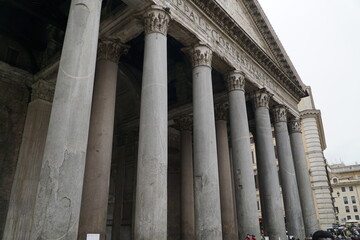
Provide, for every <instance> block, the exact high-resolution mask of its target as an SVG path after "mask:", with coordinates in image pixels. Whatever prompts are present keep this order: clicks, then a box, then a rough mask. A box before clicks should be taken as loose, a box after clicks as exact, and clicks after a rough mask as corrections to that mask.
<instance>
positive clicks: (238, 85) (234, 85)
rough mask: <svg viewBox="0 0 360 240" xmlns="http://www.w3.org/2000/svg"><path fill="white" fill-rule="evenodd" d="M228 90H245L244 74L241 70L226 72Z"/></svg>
mask: <svg viewBox="0 0 360 240" xmlns="http://www.w3.org/2000/svg"><path fill="white" fill-rule="evenodd" d="M225 77H226V82H227V87H228V91H229V92H231V91H234V90H241V91H244V90H245V74H244V73H243V72H241V71H233V72H230V73H228V74H226V76H225Z"/></svg>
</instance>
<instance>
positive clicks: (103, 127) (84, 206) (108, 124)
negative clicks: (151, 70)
mask: <svg viewBox="0 0 360 240" xmlns="http://www.w3.org/2000/svg"><path fill="white" fill-rule="evenodd" d="M120 51H121V49H120V45H118V44H117V43H116V41H111V40H100V43H99V51H98V62H97V64H96V74H95V85H94V95H93V101H92V108H91V118H90V128H89V139H88V147H87V153H86V165H85V176H84V187H83V193H82V199H81V211H80V222H79V237H78V239H79V240H86V236H87V234H88V233H92V234H100V239H101V240H105V236H106V220H107V207H108V195H109V184H110V169H111V157H112V143H113V132H114V116H115V100H116V82H117V71H118V64H117V62H118V61H119V55H120ZM109 56H113V57H112V58H111V57H110V58H109Z"/></svg>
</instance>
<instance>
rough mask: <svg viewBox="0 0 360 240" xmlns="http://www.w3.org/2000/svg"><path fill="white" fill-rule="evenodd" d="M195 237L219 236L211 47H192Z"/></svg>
mask: <svg viewBox="0 0 360 240" xmlns="http://www.w3.org/2000/svg"><path fill="white" fill-rule="evenodd" d="M192 51H193V52H192V61H193V114H194V175H195V225H196V239H198V240H203V239H204V240H205V239H207V240H216V239H222V229H221V212H220V193H219V176H218V161H217V150H216V135H215V118H214V105H213V103H214V101H213V91H212V80H211V66H210V64H211V54H212V53H211V50H210V49H209V48H208V47H206V46H204V45H197V46H195V47H194V48H193V49H192Z"/></svg>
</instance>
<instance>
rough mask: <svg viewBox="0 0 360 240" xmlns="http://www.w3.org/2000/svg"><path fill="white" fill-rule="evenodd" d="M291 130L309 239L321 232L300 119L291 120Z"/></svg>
mask: <svg viewBox="0 0 360 240" xmlns="http://www.w3.org/2000/svg"><path fill="white" fill-rule="evenodd" d="M289 128H290V142H291V149H292V154H293V158H294V166H295V172H296V180H297V184H298V188H299V195H300V201H301V209H302V215H303V219H304V225H305V233H306V236H307V237H309V236H310V235H311V234H313V233H314V232H315V231H317V230H319V225H318V221H317V218H316V210H315V204H314V199H313V195H312V190H311V183H310V175H309V170H308V167H307V161H306V156H305V151H304V143H303V140H302V135H301V123H300V119H291V120H290V122H289Z"/></svg>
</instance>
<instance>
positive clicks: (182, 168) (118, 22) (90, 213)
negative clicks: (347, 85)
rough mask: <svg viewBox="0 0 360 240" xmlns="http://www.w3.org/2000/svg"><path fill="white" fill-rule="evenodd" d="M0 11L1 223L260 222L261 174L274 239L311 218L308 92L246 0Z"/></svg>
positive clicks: (201, 230)
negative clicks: (305, 117) (304, 103)
mask: <svg viewBox="0 0 360 240" xmlns="http://www.w3.org/2000/svg"><path fill="white" fill-rule="evenodd" d="M1 11H2V14H0V16H2V17H3V18H4V19H3V21H4V25H3V26H4V28H5V29H6V31H4V32H5V33H8V34H3V35H2V39H1V41H3V43H4V44H2V45H1V48H2V60H3V62H2V63H1V65H0V71H1V72H0V84H1V87H0V91H1V93H2V94H1V95H0V96H1V102H0V118H1V121H0V122H1V125H0V127H1V128H0V129H1V131H0V133H1V139H0V141H2V144H1V145H0V146H1V151H0V154H1V155H0V157H1V159H0V161H1V169H2V175H1V185H0V191H1V202H0V204H1V205H0V211H1V214H0V216H1V219H0V224H1V225H0V230H1V231H2V232H1V234H2V239H4V240H15V239H21V240H24V239H30V240H37V239H67V240H75V239H79V240H85V239H87V240H88V239H101V240H104V239H137V240H140V239H156V240H161V239H238V238H243V237H245V236H246V234H247V233H252V234H255V235H256V236H257V237H258V238H260V232H261V230H260V226H259V216H258V211H259V210H258V208H259V206H258V205H259V204H257V192H256V185H257V184H258V186H259V195H260V205H261V208H260V209H261V217H262V227H263V231H264V233H265V235H267V236H269V237H270V239H271V240H272V239H274V240H275V239H276V240H278V239H284V240H285V239H287V237H286V231H288V232H289V234H290V235H292V236H295V238H300V239H304V238H305V237H306V236H307V237H308V236H310V235H311V234H312V233H313V232H315V231H316V230H318V229H319V228H320V226H319V221H318V218H317V214H316V205H315V201H314V198H313V191H312V188H311V182H310V176H309V169H308V164H307V156H306V153H305V150H304V149H305V148H304V144H305V141H304V140H303V137H302V136H303V135H302V126H301V120H300V117H301V115H302V112H301V109H300V108H299V107H298V104H299V103H300V101H301V99H303V98H304V97H306V96H307V95H308V92H307V89H306V87H305V85H304V84H303V82H302V81H301V79H300V77H299V76H298V74H297V73H296V70H295V68H294V66H293V65H292V63H291V61H290V59H289V58H288V57H287V55H286V52H285V50H284V49H283V47H282V45H281V43H280V41H279V39H278V38H277V37H276V34H275V33H274V31H273V29H272V28H271V25H270V23H269V21H268V20H267V18H266V16H265V14H264V12H263V11H262V9H261V7H260V5H259V3H258V2H257V1H256V0H243V1H239V0H210V1H209V0H207V1H203V0H152V1H150V0H123V1H120V0H112V1H110V0H108V1H103V2H102V1H101V0H91V1H84V0H72V1H71V2H69V1H54V2H52V3H49V2H48V1H41V0H39V1H36V2H35V1H34V2H31V3H26V4H25V3H20V2H19V3H16V1H15V2H13V1H9V2H5V3H4V7H3V8H1ZM11 16H14V18H11ZM15 17H16V18H15ZM10 20H12V21H15V22H17V21H20V22H21V23H22V24H23V25H20V23H19V28H17V29H13V28H12V27H11V26H12V25H6V24H5V23H8V22H10ZM66 21H67V24H66ZM64 22H65V23H64ZM65 26H66V27H65ZM29 29H32V32H31V34H29V35H27V33H28V31H29ZM4 52H6V54H4ZM251 136H253V138H252V140H251ZM274 139H275V142H276V147H274ZM251 141H253V143H254V146H255V147H254V148H253V149H255V151H252V147H251ZM254 154H255V155H256V175H257V176H256V177H255V176H254V166H253V158H254V156H253V155H254ZM308 155H309V154H308ZM280 189H281V190H280ZM281 193H282V194H281ZM285 219H286V223H285Z"/></svg>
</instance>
